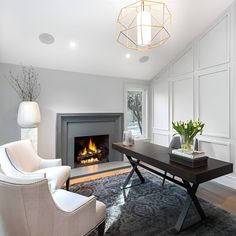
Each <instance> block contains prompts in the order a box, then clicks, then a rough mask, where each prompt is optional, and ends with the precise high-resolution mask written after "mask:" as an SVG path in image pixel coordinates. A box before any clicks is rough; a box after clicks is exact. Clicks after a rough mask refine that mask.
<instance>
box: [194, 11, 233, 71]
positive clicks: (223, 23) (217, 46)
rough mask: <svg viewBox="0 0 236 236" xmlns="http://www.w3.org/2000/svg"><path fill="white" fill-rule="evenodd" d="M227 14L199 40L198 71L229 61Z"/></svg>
mask: <svg viewBox="0 0 236 236" xmlns="http://www.w3.org/2000/svg"><path fill="white" fill-rule="evenodd" d="M229 32H230V30H229V14H226V15H225V16H224V17H223V18H222V19H221V20H220V21H218V22H217V23H216V24H215V25H214V26H213V27H211V28H210V29H209V31H208V32H207V33H205V34H204V35H203V36H202V37H201V38H200V40H199V61H198V62H199V69H204V68H208V67H211V66H216V65H221V64H224V63H227V62H228V61H229V37H230V35H229Z"/></svg>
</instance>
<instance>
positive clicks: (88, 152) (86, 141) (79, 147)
mask: <svg viewBox="0 0 236 236" xmlns="http://www.w3.org/2000/svg"><path fill="white" fill-rule="evenodd" d="M108 155H109V135H94V136H83V137H75V141H74V164H75V168H76V167H82V166H88V165H93V164H98V163H104V162H108Z"/></svg>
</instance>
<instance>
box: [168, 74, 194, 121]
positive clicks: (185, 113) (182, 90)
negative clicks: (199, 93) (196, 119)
mask: <svg viewBox="0 0 236 236" xmlns="http://www.w3.org/2000/svg"><path fill="white" fill-rule="evenodd" d="M193 113H194V109H193V78H185V79H181V80H176V81H173V85H172V115H173V118H172V120H173V121H178V120H189V119H193Z"/></svg>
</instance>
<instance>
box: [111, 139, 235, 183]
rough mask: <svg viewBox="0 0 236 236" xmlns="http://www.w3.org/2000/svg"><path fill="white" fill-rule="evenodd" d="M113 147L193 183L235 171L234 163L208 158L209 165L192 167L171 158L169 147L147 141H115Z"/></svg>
mask: <svg viewBox="0 0 236 236" xmlns="http://www.w3.org/2000/svg"><path fill="white" fill-rule="evenodd" d="M112 148H113V149H115V150H117V151H119V152H121V153H123V154H126V155H128V156H131V157H133V158H135V159H138V160H140V161H141V162H144V163H146V164H148V165H151V166H153V167H155V168H158V169H161V170H163V171H167V172H168V173H170V174H172V175H175V176H178V177H180V178H182V179H184V180H186V181H189V182H191V183H195V184H196V183H203V182H206V181H209V180H211V179H215V178H217V177H220V176H224V175H227V174H230V173H232V172H233V164H232V163H229V162H224V161H219V160H216V159H213V158H208V165H207V166H204V167H199V168H191V167H187V166H184V165H181V164H177V163H175V162H172V161H171V160H170V156H169V148H167V147H163V146H160V145H156V144H152V143H149V142H145V141H136V142H135V144H134V145H133V146H124V145H123V144H122V143H113V144H112Z"/></svg>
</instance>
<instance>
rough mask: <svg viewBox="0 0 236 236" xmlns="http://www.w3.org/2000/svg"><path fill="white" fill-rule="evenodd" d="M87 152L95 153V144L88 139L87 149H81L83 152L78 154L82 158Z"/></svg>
mask: <svg viewBox="0 0 236 236" xmlns="http://www.w3.org/2000/svg"><path fill="white" fill-rule="evenodd" d="M89 150H91V151H93V152H94V153H97V147H96V144H95V143H94V142H93V141H92V139H91V138H90V139H89V144H88V148H87V147H85V148H84V149H83V151H82V152H80V155H82V156H84V155H87V154H88V151H89Z"/></svg>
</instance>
